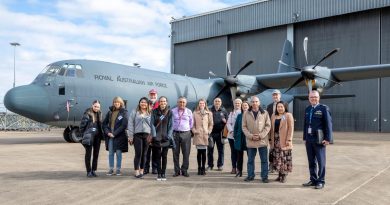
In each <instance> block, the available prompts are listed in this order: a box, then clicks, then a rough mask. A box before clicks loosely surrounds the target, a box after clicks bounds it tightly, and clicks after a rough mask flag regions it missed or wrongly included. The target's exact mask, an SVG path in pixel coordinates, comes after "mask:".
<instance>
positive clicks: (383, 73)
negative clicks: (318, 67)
mask: <svg viewBox="0 0 390 205" xmlns="http://www.w3.org/2000/svg"><path fill="white" fill-rule="evenodd" d="M331 71H332V75H333V77H334V78H335V79H336V81H340V82H342V81H351V80H362V79H370V78H382V77H390V64H382V65H367V66H355V67H346V68H334V69H331Z"/></svg>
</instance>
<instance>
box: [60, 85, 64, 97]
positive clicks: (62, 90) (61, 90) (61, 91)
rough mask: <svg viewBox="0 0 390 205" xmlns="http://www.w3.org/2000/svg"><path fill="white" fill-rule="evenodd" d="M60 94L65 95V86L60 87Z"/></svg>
mask: <svg viewBox="0 0 390 205" xmlns="http://www.w3.org/2000/svg"><path fill="white" fill-rule="evenodd" d="M58 95H65V86H63V85H62V86H60V87H58Z"/></svg>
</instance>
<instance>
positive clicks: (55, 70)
mask: <svg viewBox="0 0 390 205" xmlns="http://www.w3.org/2000/svg"><path fill="white" fill-rule="evenodd" d="M59 70H60V67H59V66H57V65H48V66H46V67H45V68H44V69H43V70H42V72H41V73H46V74H56V73H58V71H59Z"/></svg>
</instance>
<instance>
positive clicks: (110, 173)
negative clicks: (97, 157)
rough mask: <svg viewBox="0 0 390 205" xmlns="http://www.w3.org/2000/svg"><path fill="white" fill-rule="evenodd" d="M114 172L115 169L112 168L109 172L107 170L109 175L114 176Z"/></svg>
mask: <svg viewBox="0 0 390 205" xmlns="http://www.w3.org/2000/svg"><path fill="white" fill-rule="evenodd" d="M113 174H114V170H112V169H110V170H109V171H108V172H107V174H106V175H107V176H112V175H113Z"/></svg>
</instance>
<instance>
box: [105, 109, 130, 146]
mask: <svg viewBox="0 0 390 205" xmlns="http://www.w3.org/2000/svg"><path fill="white" fill-rule="evenodd" d="M112 110H113V107H110V110H109V111H108V112H107V115H106V117H105V118H104V121H103V129H104V134H105V141H106V150H107V151H108V140H109V139H110V137H108V135H107V134H108V133H110V132H111V133H112V134H113V135H114V150H122V152H128V150H129V145H128V143H127V136H126V132H125V130H126V128H127V123H128V121H129V117H128V113H127V110H126V109H124V108H121V109H120V110H119V113H118V116H117V117H116V119H115V125H114V130H111V127H110V125H111V115H112Z"/></svg>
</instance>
